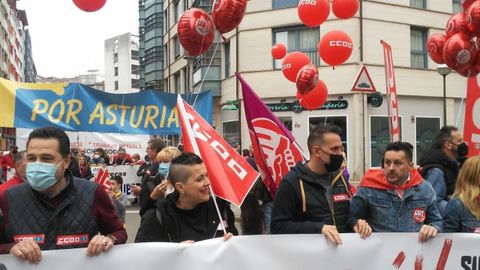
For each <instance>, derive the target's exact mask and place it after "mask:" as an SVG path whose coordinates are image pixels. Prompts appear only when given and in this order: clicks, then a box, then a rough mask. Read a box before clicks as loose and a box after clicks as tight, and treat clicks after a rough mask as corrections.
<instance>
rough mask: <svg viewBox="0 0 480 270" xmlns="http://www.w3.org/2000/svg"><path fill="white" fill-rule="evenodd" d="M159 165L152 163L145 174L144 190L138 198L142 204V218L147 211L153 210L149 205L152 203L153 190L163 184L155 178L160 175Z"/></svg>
mask: <svg viewBox="0 0 480 270" xmlns="http://www.w3.org/2000/svg"><path fill="white" fill-rule="evenodd" d="M158 165H159V164H158V163H157V162H154V163H151V164H150V165H149V166H148V167H147V168H146V169H145V173H144V174H143V177H142V183H141V188H142V189H141V190H140V196H139V198H138V202H139V204H140V216H143V215H144V214H145V213H146V212H147V210H148V209H150V208H151V207H150V205H149V201H151V199H150V193H152V191H153V189H155V187H156V186H157V185H158V184H160V182H161V181H158V179H156V178H155V175H157V173H158ZM155 181H158V182H155Z"/></svg>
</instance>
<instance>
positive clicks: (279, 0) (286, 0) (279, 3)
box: [272, 0, 298, 8]
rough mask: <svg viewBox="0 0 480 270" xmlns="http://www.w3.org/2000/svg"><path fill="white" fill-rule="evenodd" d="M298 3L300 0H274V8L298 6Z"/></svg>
mask: <svg viewBox="0 0 480 270" xmlns="http://www.w3.org/2000/svg"><path fill="white" fill-rule="evenodd" d="M297 5H298V0H273V1H272V6H273V8H288V7H296V6H297Z"/></svg>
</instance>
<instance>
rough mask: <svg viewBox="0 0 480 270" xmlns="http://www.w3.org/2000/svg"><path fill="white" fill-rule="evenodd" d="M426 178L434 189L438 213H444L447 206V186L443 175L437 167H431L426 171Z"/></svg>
mask: <svg viewBox="0 0 480 270" xmlns="http://www.w3.org/2000/svg"><path fill="white" fill-rule="evenodd" d="M425 180H427V181H428V182H429V183H430V184H431V185H432V187H433V190H435V194H436V195H437V207H438V210H439V211H440V214H441V215H442V216H443V215H444V213H445V207H447V203H448V197H447V186H446V184H445V176H444V175H443V172H442V170H441V169H439V168H433V169H431V170H429V171H428V173H427V175H426V176H425Z"/></svg>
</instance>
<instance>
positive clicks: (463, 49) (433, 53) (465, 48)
mask: <svg viewBox="0 0 480 270" xmlns="http://www.w3.org/2000/svg"><path fill="white" fill-rule="evenodd" d="M463 8H464V10H465V12H460V13H457V14H454V15H452V16H451V17H450V19H449V20H448V22H447V25H446V27H445V34H442V33H437V34H433V35H431V36H430V37H429V38H428V41H427V50H428V55H429V56H430V58H432V60H433V61H434V62H435V63H437V64H446V65H447V66H448V67H449V68H451V69H453V70H455V71H456V72H457V73H458V74H460V75H462V76H464V77H471V76H476V75H477V74H478V73H480V53H479V51H480V39H479V38H478V35H479V34H480V0H467V1H464V2H463Z"/></svg>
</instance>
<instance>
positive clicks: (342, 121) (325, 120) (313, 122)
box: [308, 116, 347, 153]
mask: <svg viewBox="0 0 480 270" xmlns="http://www.w3.org/2000/svg"><path fill="white" fill-rule="evenodd" d="M308 122H309V126H310V130H309V133H310V131H312V130H313V129H314V128H315V127H316V126H317V125H326V124H332V125H336V126H339V127H340V128H341V129H342V132H341V134H340V138H341V139H342V144H343V148H344V149H345V153H347V117H346V116H327V117H325V116H321V117H310V118H309V119H308Z"/></svg>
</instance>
